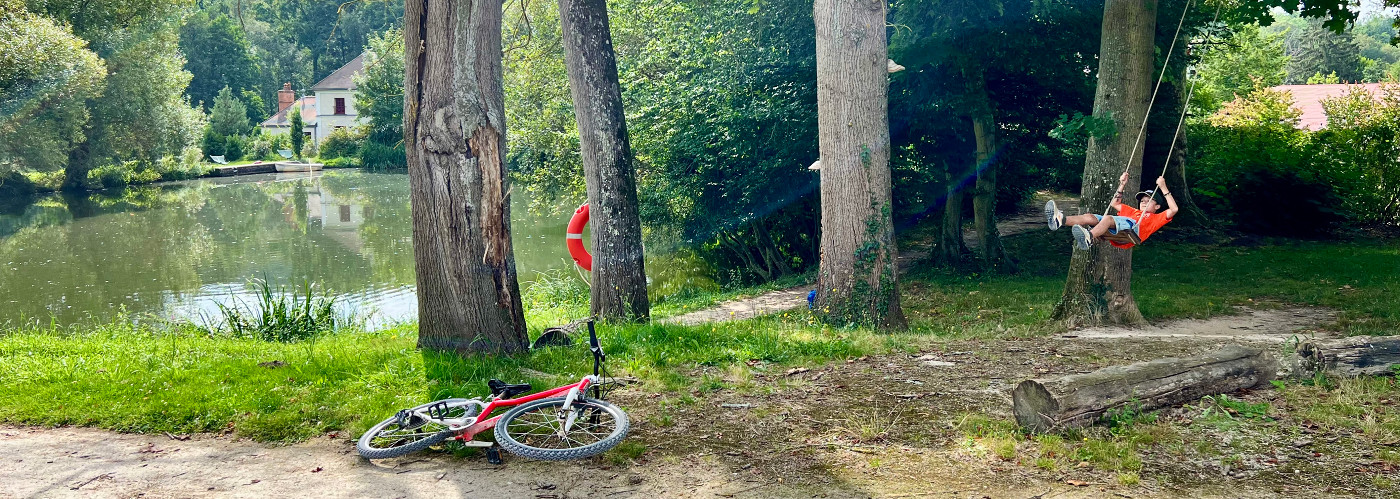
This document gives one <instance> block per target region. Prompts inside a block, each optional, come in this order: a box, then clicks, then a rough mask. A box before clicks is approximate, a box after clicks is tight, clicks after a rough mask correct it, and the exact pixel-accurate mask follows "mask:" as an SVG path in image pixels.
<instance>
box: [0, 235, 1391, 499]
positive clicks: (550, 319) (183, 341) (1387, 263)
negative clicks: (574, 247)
mask: <svg viewBox="0 0 1400 499" xmlns="http://www.w3.org/2000/svg"><path fill="white" fill-rule="evenodd" d="M1060 236H1063V234H1059V233H1052V234H1042V233H1034V234H1027V235H1023V236H1015V237H1011V238H1008V239H1007V244H1008V246H1009V247H1010V249H1011V251H1012V253H1013V254H1016V255H1019V256H1020V257H1021V261H1020V265H1021V267H1022V269H1023V271H1022V272H1021V273H1020V274H1017V275H1011V276H1004V275H979V274H976V273H958V272H953V271H945V270H935V269H924V270H919V271H916V272H915V273H913V275H911V276H910V277H909V278H908V279H905V280H904V281H903V282H902V284H901V286H902V288H901V290H902V301H903V306H904V310H905V313H906V314H907V315H908V316H909V318H910V323H911V326H912V328H911V330H910V331H908V332H904V333H899V334H883V333H876V332H872V331H870V330H866V329H859V328H832V327H829V326H823V325H820V324H818V323H816V322H814V321H812V320H811V318H810V317H809V316H807V314H806V313H805V311H795V312H789V313H786V314H778V315H776V316H769V317H764V318H759V319H754V320H748V321H738V322H728V323H717V324H709V325H701V326H679V325H661V324H648V325H603V326H600V328H599V333H600V336H601V337H602V339H603V342H604V348H605V349H606V350H607V352H608V354H609V365H610V367H611V369H612V371H613V373H614V374H617V375H630V376H635V377H637V378H638V379H639V380H640V381H641V386H640V389H641V390H643V391H646V392H650V393H667V392H670V393H672V394H680V393H691V394H704V393H708V392H711V391H716V390H732V389H743V390H760V389H761V388H756V387H755V382H754V381H753V380H752V379H751V377H750V376H749V374H747V373H749V370H748V369H746V368H745V364H747V363H753V362H763V363H766V364H771V365H773V366H774V367H778V366H800V365H813V364H820V363H824V362H828V361H831V360H833V359H847V358H853V357H859V356H862V355H870V354H882V353H891V352H912V351H917V350H918V348H919V345H921V344H927V343H928V342H929V341H936V340H937V339H938V338H950V337H951V338H1000V337H1036V336H1040V335H1044V334H1048V333H1053V332H1058V331H1059V328H1060V326H1059V325H1057V324H1056V323H1054V322H1053V321H1051V320H1050V312H1051V309H1052V307H1053V306H1054V303H1055V301H1056V299H1057V298H1058V296H1059V293H1060V289H1061V287H1062V286H1063V282H1064V264H1065V262H1067V261H1068V257H1069V245H1070V243H1069V242H1068V240H1067V239H1066V238H1064V237H1060ZM1398 251H1400V250H1397V249H1396V247H1395V246H1393V245H1388V244H1385V243H1381V242H1371V241H1364V242H1355V243H1345V244H1343V243H1312V242H1285V243H1282V244H1279V245H1275V246H1265V247H1257V248H1234V247H1206V246H1195V245H1188V244H1175V243H1161V244H1148V245H1144V247H1143V248H1141V249H1139V250H1136V253H1135V262H1136V263H1135V265H1136V268H1137V272H1136V273H1135V283H1134V286H1135V289H1134V291H1135V295H1136V296H1137V298H1138V300H1139V304H1140V306H1141V308H1142V310H1143V312H1144V314H1145V315H1147V316H1148V317H1149V318H1150V319H1153V320H1160V319H1166V318H1177V317H1205V316H1209V315H1214V314H1221V313H1229V312H1231V311H1232V310H1233V307H1234V306H1236V305H1246V304H1255V305H1258V306H1273V305H1277V304H1286V303H1293V304H1306V305H1319V306H1328V307H1334V308H1336V309H1338V310H1339V311H1340V314H1341V319H1340V321H1339V322H1338V323H1337V324H1336V327H1337V329H1339V330H1340V331H1342V332H1344V333H1348V334H1378V333H1384V332H1389V331H1393V330H1395V328H1396V326H1400V292H1397V291H1400V266H1397V265H1395V264H1394V262H1395V261H1397V260H1396V257H1397V256H1400V254H1398V253H1397V252H1398ZM558 280H559V281H560V282H559V283H556V284H558V286H553V287H551V286H549V285H546V286H531V287H530V288H529V289H527V290H526V291H525V294H524V297H523V298H524V302H525V304H526V307H527V310H528V314H529V316H528V323H529V324H530V325H531V334H532V335H537V334H538V333H539V331H540V330H541V329H542V328H543V326H545V325H556V324H562V323H564V322H567V321H568V320H571V319H574V318H578V317H581V316H583V315H586V313H587V305H586V303H582V300H584V299H586V298H584V297H586V296H587V294H586V293H580V292H579V289H573V288H568V287H567V286H572V285H570V284H567V282H566V281H568V280H567V279H563V278H560V279H558ZM797 281H800V280H799V279H795V280H794V283H796V282H797ZM783 284H787V283H783ZM775 287H781V286H779V285H772V286H769V287H768V288H775ZM761 289H767V288H750V289H747V290H739V291H729V292H724V293H719V292H716V293H708V294H697V295H693V296H689V297H685V298H676V299H670V300H667V301H666V303H665V304H664V305H662V306H659V307H658V308H657V311H656V315H657V316H665V315H667V314H676V313H682V312H684V311H688V310H692V309H694V308H699V307H701V306H702V305H704V304H707V303H713V302H714V301H717V300H720V299H724V298H729V297H733V296H736V295H739V294H748V293H754V292H758V291H760V290H761ZM269 296H271V295H270V294H269ZM288 308H289V309H293V308H298V307H288ZM314 308H315V307H311V308H306V306H305V303H302V306H301V307H300V308H298V309H306V310H312V309H314ZM313 315H314V314H313ZM244 336H249V337H233V336H230V335H225V334H211V333H210V332H209V331H205V330H200V329H199V328H196V327H192V326H187V325H186V326H180V325H170V326H160V325H132V324H131V322H130V321H129V320H127V319H125V318H117V319H116V320H114V321H113V322H110V323H103V324H91V325H86V326H81V327H74V328H59V327H53V326H43V325H37V326H34V325H31V326H24V327H22V328H19V329H13V330H9V331H3V332H0V421H4V422H10V423H21V424H37V425H67V424H72V425H89V426H97V427H102V428H109V429H114V430H120V431H136V432H162V431H168V432H171V433H185V432H221V431H232V432H234V433H237V434H239V435H242V436H246V437H250V438H254V439H257V440H262V441H277V442H287V441H297V440H301V439H305V438H308V437H310V436H314V435H317V434H323V433H327V432H340V431H345V432H349V433H351V434H358V432H359V431H362V430H363V429H365V428H367V427H368V426H370V425H372V424H373V423H375V422H377V421H378V420H379V419H381V418H383V417H387V416H388V415H391V414H393V412H394V411H395V410H397V409H398V408H401V407H404V406H408V405H412V404H416V403H419V402H421V401H424V400H432V399H437V398H445V397H450V396H480V395H484V394H485V391H486V390H485V386H484V385H485V383H484V381H485V380H486V379H489V378H500V379H504V380H508V381H530V382H533V383H535V384H536V386H546V385H554V384H559V383H562V382H566V381H565V380H567V379H568V378H572V377H575V376H579V375H582V374H585V373H587V372H589V370H590V368H591V362H590V357H589V355H588V353H587V351H586V348H585V347H583V346H582V345H575V346H573V347H563V348H550V349H545V350H542V351H538V352H534V353H532V354H527V355H520V356H504V357H489V356H472V357H466V358H463V357H457V356H454V355H446V354H435V353H430V352H419V351H418V350H417V349H416V348H415V328H414V327H413V326H412V325H400V326H396V327H391V328H388V329H385V330H381V331H372V332H362V331H358V330H357V329H355V328H353V327H352V328H344V329H340V330H338V331H335V332H331V333H326V334H320V335H317V336H315V340H314V341H301V342H292V343H283V342H275V341H262V340H259V339H257V338H256V337H262V335H257V334H251V335H244ZM275 336H277V335H272V336H271V337H269V339H275V338H274V337H275ZM274 361H276V362H274ZM279 363H280V364H279ZM697 367H705V368H706V370H705V371H706V372H707V373H716V374H707V375H701V376H696V375H695V374H694V373H695V370H696V368H697ZM710 368H713V369H710ZM525 373H530V374H528V375H527V374H525ZM1357 383H1371V384H1360V385H1358V384H1357ZM1389 383H1390V384H1386V382H1385V381H1384V380H1382V381H1373V382H1372V381H1367V382H1360V381H1339V382H1337V383H1334V384H1332V385H1331V386H1324V385H1319V386H1302V385H1297V386H1294V385H1289V386H1288V388H1287V389H1286V390H1285V391H1284V393H1285V402H1286V405H1287V412H1288V413H1290V414H1294V415H1295V417H1304V418H1307V420H1308V421H1313V422H1315V423H1314V424H1318V425H1322V426H1326V427H1329V428H1337V429H1338V431H1341V430H1343V429H1345V430H1348V431H1357V432H1361V433H1362V434H1366V435H1372V436H1374V437H1375V438H1377V439H1379V441H1385V439H1392V440H1394V439H1397V438H1400V437H1397V435H1400V421H1397V417H1400V411H1397V410H1395V409H1394V403H1393V402H1390V403H1381V402H1380V401H1381V400H1389V401H1396V400H1400V393H1397V388H1396V387H1395V385H1394V383H1393V382H1389ZM1329 388H1333V389H1329ZM675 400H676V401H677V402H676V403H684V400H683V399H675ZM1236 402H1239V403H1245V402H1241V401H1235V400H1233V399H1216V400H1213V401H1212V402H1211V403H1210V405H1209V407H1210V408H1213V409H1215V410H1220V411H1223V412H1219V413H1217V414H1228V415H1229V417H1230V420H1232V421H1234V422H1235V423H1234V424H1236V425H1238V426H1240V427H1243V428H1253V427H1256V426H1258V425H1277V424H1279V423H1278V422H1277V421H1274V418H1275V417H1276V415H1275V414H1274V412H1276V408H1270V409H1258V408H1257V407H1256V406H1238V405H1232V404H1236ZM1257 403H1258V402H1248V404H1257ZM1368 403H1369V404H1371V405H1367V404H1368ZM1205 407H1206V406H1205V405H1204V404H1202V406H1201V409H1200V410H1202V411H1204V410H1205ZM1232 407H1233V409H1234V411H1235V413H1234V414H1232V413H1230V411H1229V409H1230V408H1232ZM1386 407H1389V408H1390V409H1389V411H1387V410H1386V409H1385V408H1386ZM1261 411H1262V412H1261ZM1240 413H1244V414H1256V413H1261V414H1264V415H1266V416H1267V417H1240V415H1239V414H1240ZM1296 415H1301V416H1296ZM852 416H853V417H855V418H857V419H856V420H853V421H850V424H849V428H848V430H850V432H851V435H849V437H850V438H851V439H853V440H860V441H880V440H883V439H887V437H888V432H887V428H888V427H889V426H890V425H891V424H892V422H893V421H894V418H896V417H897V416H896V415H892V414H886V413H867V414H853V415H852ZM1120 416H1121V417H1120V420H1121V423H1122V424H1119V425H1117V426H1115V428H1113V429H1107V428H1096V429H1093V430H1090V431H1086V432H1085V433H1082V434H1074V435H1068V436H1066V437H1065V438H1062V439H1057V438H1059V437H1031V436H1027V435H1023V434H1021V433H1020V432H1019V430H1017V429H1016V428H1015V426H1014V424H1012V423H1011V422H1010V421H1006V420H998V419H991V418H987V417H985V416H976V415H972V416H969V417H968V418H967V419H966V420H965V421H964V422H963V424H962V425H960V427H959V428H960V429H961V431H963V432H964V433H965V434H966V438H965V439H964V440H963V447H964V448H966V449H969V450H970V451H973V453H974V454H977V455H980V456H987V457H989V458H991V459H996V460H1001V461H1014V462H1022V463H1024V464H1025V465H1026V466H1029V467H1034V468H1037V469H1042V470H1065V469H1074V468H1076V467H1078V466H1079V463H1089V464H1088V466H1091V467H1093V468H1094V469H1101V470H1108V471H1112V472H1113V473H1116V474H1117V475H1116V476H1117V479H1118V481H1119V483H1123V484H1129V483H1136V482H1135V480H1138V479H1140V478H1141V477H1140V476H1139V474H1140V473H1141V469H1142V467H1143V452H1144V450H1145V449H1162V448H1173V449H1177V448H1180V449H1192V448H1195V447H1196V446H1203V447H1202V448H1203V449H1206V450H1208V451H1210V452H1219V453H1221V454H1222V455H1230V454H1231V453H1232V452H1233V451H1230V450H1229V449H1224V448H1221V447H1220V446H1219V444H1218V443H1217V442H1214V441H1210V440H1208V439H1205V438H1204V437H1198V436H1197V434H1196V433H1195V432H1197V431H1198V430H1197V428H1204V429H1203V430H1199V431H1206V430H1205V429H1209V430H1210V431H1217V430H1219V428H1218V426H1220V425H1198V426H1192V427H1190V429H1189V431H1182V430H1181V427H1180V426H1179V425H1177V424H1175V423H1173V422H1171V421H1166V420H1154V419H1152V418H1153V417H1155V415H1144V414H1136V413H1134V414H1124V415H1120ZM1198 416H1199V417H1198V419H1202V418H1204V419H1206V420H1209V418H1210V417H1212V416H1211V415H1209V414H1204V415H1198ZM674 417H675V416H673V415H672V414H671V412H670V411H668V410H667V407H666V405H664V404H663V405H662V406H661V407H660V408H659V410H658V411H656V412H655V414H654V415H653V416H652V417H650V418H649V419H648V421H649V422H652V423H655V424H657V425H658V426H669V425H672V424H675V420H674ZM1221 417H1224V416H1221ZM642 452H645V448H642V450H640V451H638V450H635V449H633V450H630V451H625V452H624V451H618V455H619V456H620V457H619V458H618V459H619V460H627V459H635V457H633V456H631V454H633V453H636V454H637V455H638V456H639V455H640V453H642ZM1387 456H1389V457H1386V458H1385V459H1400V457H1396V456H1395V455H1394V453H1392V454H1387Z"/></svg>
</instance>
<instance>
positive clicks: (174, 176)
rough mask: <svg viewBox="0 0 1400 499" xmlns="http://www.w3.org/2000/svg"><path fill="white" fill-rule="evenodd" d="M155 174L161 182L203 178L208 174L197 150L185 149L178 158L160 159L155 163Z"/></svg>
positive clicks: (192, 148)
mask: <svg viewBox="0 0 1400 499" xmlns="http://www.w3.org/2000/svg"><path fill="white" fill-rule="evenodd" d="M156 173H157V174H159V175H160V179H161V180H188V179H192V178H199V177H203V176H204V175H205V174H207V173H209V167H208V166H205V163H204V161H202V159H201V158H200V150H199V148H197V147H186V148H185V150H184V151H182V152H181V153H180V155H179V156H166V157H164V158H160V161H157V162H156Z"/></svg>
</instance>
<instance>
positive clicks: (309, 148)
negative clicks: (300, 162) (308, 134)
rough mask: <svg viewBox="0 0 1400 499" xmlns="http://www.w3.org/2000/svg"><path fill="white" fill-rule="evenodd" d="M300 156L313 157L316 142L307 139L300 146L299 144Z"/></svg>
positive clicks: (314, 155)
mask: <svg viewBox="0 0 1400 499" xmlns="http://www.w3.org/2000/svg"><path fill="white" fill-rule="evenodd" d="M301 157H303V158H314V157H316V143H315V142H313V141H310V140H308V141H306V143H305V144H302V146H301Z"/></svg>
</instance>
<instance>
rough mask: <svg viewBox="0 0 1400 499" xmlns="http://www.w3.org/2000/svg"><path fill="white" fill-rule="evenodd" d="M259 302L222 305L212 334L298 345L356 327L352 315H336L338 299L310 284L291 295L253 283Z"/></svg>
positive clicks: (212, 323) (264, 282)
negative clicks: (349, 327)
mask: <svg viewBox="0 0 1400 499" xmlns="http://www.w3.org/2000/svg"><path fill="white" fill-rule="evenodd" d="M251 286H252V288H253V290H254V296H255V297H256V300H257V301H256V303H253V304H252V305H249V304H247V303H244V302H243V301H242V300H238V299H236V298H235V299H234V300H233V301H234V303H231V304H226V303H219V304H218V306H219V313H220V315H221V316H222V317H221V318H220V320H217V321H209V322H210V323H209V324H206V325H205V326H204V329H205V331H207V332H209V333H211V334H217V335H224V336H230V337H234V338H252V339H258V340H262V341H277V342H282V343H295V342H298V341H304V340H309V339H313V338H315V337H317V336H319V335H322V334H325V333H328V332H332V331H336V330H338V329H340V328H343V327H348V326H351V325H354V324H356V321H355V319H354V318H353V317H351V316H348V315H347V316H342V315H338V314H337V313H336V312H335V298H334V297H331V296H329V295H328V294H325V293H321V294H319V295H318V294H317V293H315V292H314V290H313V288H312V285H311V283H310V282H309V281H304V282H302V285H301V288H300V289H291V291H290V292H288V290H287V289H286V288H284V287H282V286H278V287H277V288H276V289H274V288H273V287H272V285H270V284H268V282H267V280H265V279H261V280H255V281H253V282H252V283H251Z"/></svg>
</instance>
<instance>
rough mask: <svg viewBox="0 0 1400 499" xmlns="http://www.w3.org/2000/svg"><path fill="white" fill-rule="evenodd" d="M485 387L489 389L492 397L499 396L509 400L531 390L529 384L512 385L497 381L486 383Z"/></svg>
mask: <svg viewBox="0 0 1400 499" xmlns="http://www.w3.org/2000/svg"><path fill="white" fill-rule="evenodd" d="M486 387H487V388H490V389H491V394H492V395H499V396H500V397H501V398H511V397H512V396H514V395H518V394H521V393H528V392H529V391H530V390H532V389H533V388H531V387H530V384H529V383H521V384H518V385H512V384H509V383H506V382H504V381H501V380H499V379H492V380H490V381H487V382H486Z"/></svg>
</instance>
